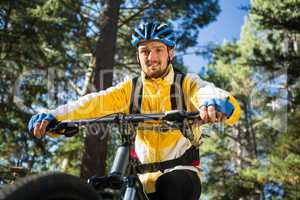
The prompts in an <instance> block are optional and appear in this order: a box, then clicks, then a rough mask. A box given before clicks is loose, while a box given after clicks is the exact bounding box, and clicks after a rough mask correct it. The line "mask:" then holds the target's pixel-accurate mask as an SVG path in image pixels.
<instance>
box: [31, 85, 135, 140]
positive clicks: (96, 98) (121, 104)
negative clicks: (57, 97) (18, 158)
mask: <svg viewBox="0 0 300 200" xmlns="http://www.w3.org/2000/svg"><path fill="white" fill-rule="evenodd" d="M131 86H132V81H131V80H128V81H126V82H123V83H120V84H118V85H117V86H115V87H110V88H108V89H106V90H103V91H100V92H96V93H91V94H88V95H85V96H83V97H81V98H79V99H78V100H77V101H74V102H70V103H67V104H65V105H62V106H59V107H58V108H56V109H53V110H49V111H48V112H47V113H42V114H38V115H35V116H33V117H32V118H31V120H30V122H29V124H28V129H29V131H31V132H33V134H34V135H35V136H36V137H41V136H43V135H44V134H45V132H46V128H47V127H48V126H50V125H51V124H53V123H51V122H54V121H62V120H78V119H89V118H96V117H101V116H104V115H108V114H112V113H117V112H125V113H128V112H129V102H130V95H131Z"/></svg>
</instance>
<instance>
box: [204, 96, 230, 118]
mask: <svg viewBox="0 0 300 200" xmlns="http://www.w3.org/2000/svg"><path fill="white" fill-rule="evenodd" d="M203 106H205V107H208V106H214V107H215V109H216V111H217V112H221V113H224V114H225V115H226V117H227V118H229V117H230V116H231V115H232V113H233V110H234V107H233V105H232V104H231V103H230V102H229V101H228V99H217V98H212V99H210V100H207V101H204V102H203Z"/></svg>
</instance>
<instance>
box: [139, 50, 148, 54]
mask: <svg viewBox="0 0 300 200" xmlns="http://www.w3.org/2000/svg"><path fill="white" fill-rule="evenodd" d="M147 52H148V51H147V50H141V51H140V53H141V54H147Z"/></svg>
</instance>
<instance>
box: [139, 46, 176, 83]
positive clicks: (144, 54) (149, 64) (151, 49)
mask: <svg viewBox="0 0 300 200" xmlns="http://www.w3.org/2000/svg"><path fill="white" fill-rule="evenodd" d="M168 51H169V56H170V59H172V58H173V55H174V50H173V49H170V50H168V47H167V46H166V45H165V44H164V43H162V42H158V41H148V42H144V43H141V44H139V46H138V57H139V60H140V64H141V67H142V70H143V71H144V73H145V74H146V75H147V76H148V77H151V78H158V77H161V76H162V75H164V74H165V72H166V70H167V67H168Z"/></svg>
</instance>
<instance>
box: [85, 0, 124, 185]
mask: <svg viewBox="0 0 300 200" xmlns="http://www.w3.org/2000/svg"><path fill="white" fill-rule="evenodd" d="M101 2H102V6H103V10H102V13H101V15H100V18H99V30H100V34H99V38H98V40H97V44H96V68H95V71H94V75H93V85H94V87H95V89H96V90H97V91H99V90H103V89H106V88H108V87H110V86H111V85H112V80H113V66H114V54H115V48H116V36H117V24H118V19H119V9H120V4H121V0H114V1H111V0H103V1H101ZM101 136H102V134H101V133H98V134H96V135H95V134H91V133H88V134H87V136H86V138H85V143H84V148H85V151H84V155H83V158H82V165H81V171H80V177H81V178H82V179H83V180H86V179H87V178H89V177H91V176H93V175H97V176H101V175H104V174H105V167H106V164H105V162H106V154H107V137H101Z"/></svg>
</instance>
